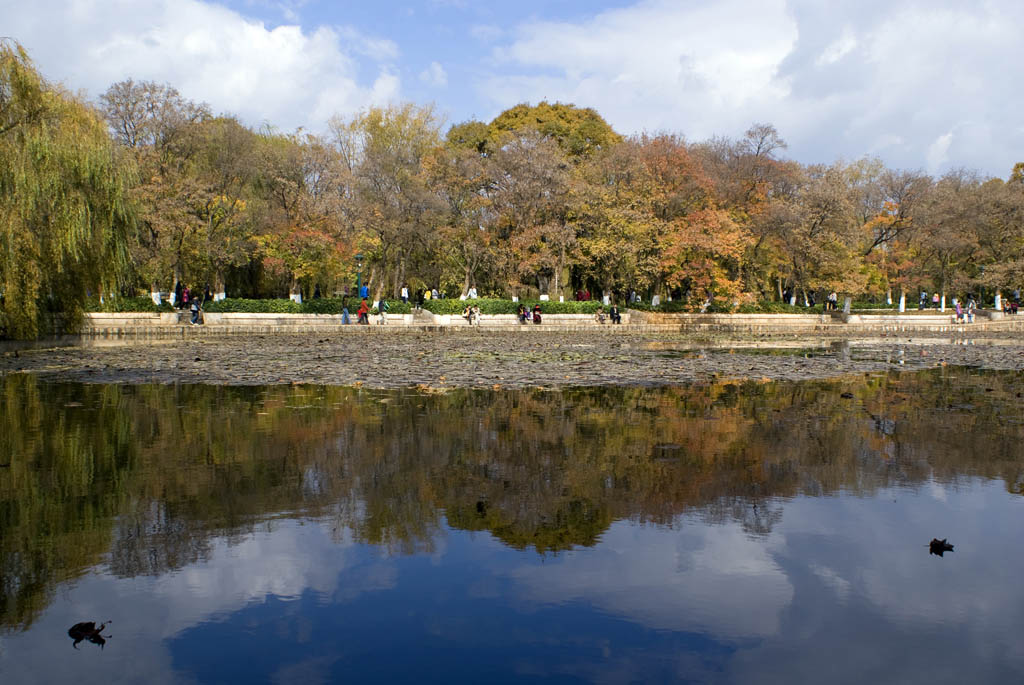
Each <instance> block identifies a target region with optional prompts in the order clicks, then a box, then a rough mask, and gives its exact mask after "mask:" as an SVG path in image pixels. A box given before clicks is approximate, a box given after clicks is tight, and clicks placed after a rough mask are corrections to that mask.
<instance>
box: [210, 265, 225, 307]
mask: <svg viewBox="0 0 1024 685" xmlns="http://www.w3.org/2000/svg"><path fill="white" fill-rule="evenodd" d="M224 299H227V294H226V293H225V292H224V271H223V270H222V269H217V275H216V276H214V277H213V301H214V302H220V301H221V300H224Z"/></svg>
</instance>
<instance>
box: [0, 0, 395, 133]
mask: <svg viewBox="0 0 1024 685" xmlns="http://www.w3.org/2000/svg"><path fill="white" fill-rule="evenodd" d="M0 16H3V17H4V24H5V26H4V33H5V34H8V35H11V36H13V37H14V38H16V39H17V40H19V41H20V42H21V43H22V44H23V45H25V47H26V48H27V49H28V50H29V52H30V54H31V56H32V57H33V59H34V60H36V62H37V64H38V66H39V67H40V69H41V70H42V72H43V73H44V74H45V75H46V76H48V77H49V78H52V79H55V80H60V81H63V82H65V83H66V84H67V85H68V86H69V87H71V88H73V89H76V90H77V89H79V88H83V87H84V88H85V89H87V91H88V93H89V94H90V95H91V96H93V97H95V96H97V95H99V94H100V93H102V92H103V91H104V90H106V88H107V87H108V86H109V85H110V84H112V83H114V82H116V81H120V80H123V79H126V78H134V79H136V80H153V81H157V82H161V83H163V82H166V83H170V84H171V85H173V86H175V87H176V88H178V90H179V91H181V93H182V94H183V95H185V96H186V97H188V98H191V99H193V100H197V101H205V102H208V103H210V104H211V106H212V107H213V109H214V110H215V111H217V112H228V113H232V114H237V115H239V116H240V117H241V118H242V119H243V120H245V121H246V122H248V123H250V124H254V125H258V124H260V123H263V122H269V123H272V124H274V125H275V126H277V127H279V128H281V129H284V130H290V129H293V128H296V127H299V126H304V127H307V128H313V129H318V128H320V127H321V126H322V124H323V122H324V121H325V120H326V119H327V118H328V117H330V116H331V115H332V114H335V113H342V114H347V113H351V112H354V111H356V110H359V109H361V108H363V107H365V106H367V105H369V104H380V103H384V102H387V101H390V100H394V99H396V98H397V97H398V94H399V89H400V85H401V84H400V81H399V79H398V77H397V76H396V75H395V72H394V69H393V68H392V66H391V65H390V61H391V60H393V59H395V58H396V57H397V55H398V48H397V46H396V45H395V44H394V43H393V42H391V41H388V40H382V39H378V38H373V37H370V36H365V35H363V34H360V33H359V32H358V31H356V30H354V29H351V28H331V27H325V26H322V27H320V28H317V29H316V30H313V31H304V30H303V29H302V28H300V27H299V26H295V25H283V26H278V27H276V28H268V27H267V26H266V25H264V24H263V23H262V22H259V21H255V20H252V19H248V18H246V17H244V16H242V15H241V14H239V13H237V12H235V11H233V10H230V9H227V8H225V7H222V6H219V5H214V4H210V3H206V2H200V1H199V0H156V1H155V2H147V3H138V2H134V1H132V0H109V1H106V2H95V1H88V0H79V1H77V2H76V1H74V0H43V1H42V2H35V3H32V4H31V6H29V5H27V4H25V3H22V2H19V1H18V0H0ZM356 56H361V57H365V58H367V59H368V60H370V61H371V71H375V72H376V76H370V77H369V78H368V79H367V78H365V77H364V78H361V77H360V76H359V74H360V66H361V65H360V64H359V63H358V62H357V61H356Z"/></svg>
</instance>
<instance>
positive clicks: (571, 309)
mask: <svg viewBox="0 0 1024 685" xmlns="http://www.w3.org/2000/svg"><path fill="white" fill-rule="evenodd" d="M468 304H472V305H474V306H477V307H480V313H481V314H515V313H516V312H518V311H519V305H522V306H524V307H526V308H527V309H533V305H535V304H540V309H541V311H542V312H543V313H545V314H593V313H594V312H596V311H597V309H598V307H602V306H603V305H602V304H601V302H600V300H591V301H589V302H576V301H575V300H573V301H569V302H540V301H539V300H522V301H520V302H513V301H512V300H495V299H488V298H478V299H475V300H454V299H453V300H427V301H426V302H424V303H423V308H424V309H426V310H428V311H430V312H432V313H434V314H461V313H462V311H463V310H464V309H465V308H466V305H468ZM392 311H394V310H392Z"/></svg>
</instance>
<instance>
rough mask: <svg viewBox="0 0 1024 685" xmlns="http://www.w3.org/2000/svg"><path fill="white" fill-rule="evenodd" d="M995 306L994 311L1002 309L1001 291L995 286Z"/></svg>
mask: <svg viewBox="0 0 1024 685" xmlns="http://www.w3.org/2000/svg"><path fill="white" fill-rule="evenodd" d="M995 307H996V311H997V312H1001V311H1003V292H1002V291H1001V290H1000V289H999V288H996V304H995Z"/></svg>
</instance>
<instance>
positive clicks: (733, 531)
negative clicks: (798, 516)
mask: <svg viewBox="0 0 1024 685" xmlns="http://www.w3.org/2000/svg"><path fill="white" fill-rule="evenodd" d="M680 522H681V524H682V525H681V529H680V530H678V531H673V530H667V529H663V528H655V527H637V526H635V525H632V524H629V523H624V522H620V523H616V524H614V525H612V527H611V528H610V529H609V530H608V531H607V532H606V533H605V534H604V535H603V536H602V539H601V545H600V546H599V547H596V548H594V549H589V550H579V551H575V552H571V553H567V554H565V555H563V556H562V557H559V558H557V559H555V560H552V561H551V562H549V563H547V564H545V565H544V566H541V567H538V566H522V567H519V568H517V569H513V570H512V571H511V573H510V575H511V576H512V577H513V578H514V579H515V580H516V582H517V584H518V585H519V586H520V588H521V592H522V593H523V594H524V596H525V598H526V599H527V600H529V601H531V602H542V603H550V604H558V603H563V602H567V601H577V600H583V601H585V602H587V603H589V604H593V605H595V606H597V607H600V608H601V609H603V610H604V611H608V612H611V613H613V614H616V615H618V616H622V617H624V618H627V619H629V620H632V621H637V622H639V623H641V624H643V625H644V626H646V627H648V628H653V629H656V630H677V631H699V632H710V633H712V634H714V635H715V636H717V637H720V638H724V639H735V638H747V637H765V636H769V635H774V634H775V633H776V632H777V631H778V630H779V616H780V614H781V613H782V611H783V610H784V609H785V608H786V607H787V606H788V605H789V603H790V602H791V601H792V598H793V588H792V586H791V585H790V583H789V581H788V580H787V578H786V576H785V574H784V573H783V572H782V570H781V569H780V568H779V567H778V566H777V565H776V564H775V562H774V561H773V560H772V558H771V555H770V552H769V550H768V549H767V548H766V547H765V546H764V545H763V544H762V543H761V542H759V541H757V540H754V539H751V538H750V536H748V535H747V534H746V533H745V532H744V531H743V530H742V528H741V527H740V526H739V525H737V524H735V523H728V524H723V525H719V526H705V525H701V524H699V523H696V522H693V521H689V520H687V519H686V518H681V519H680ZM709 598H714V601H709Z"/></svg>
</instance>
